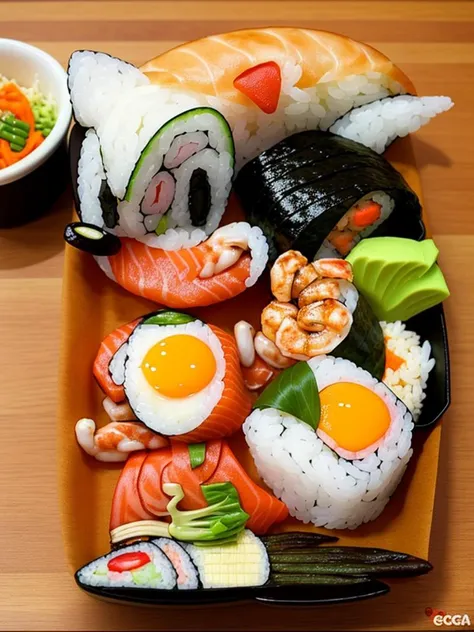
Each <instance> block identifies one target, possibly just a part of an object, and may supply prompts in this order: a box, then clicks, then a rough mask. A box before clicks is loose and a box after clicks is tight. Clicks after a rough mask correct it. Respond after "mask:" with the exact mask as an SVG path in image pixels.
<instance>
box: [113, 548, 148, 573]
mask: <svg viewBox="0 0 474 632" xmlns="http://www.w3.org/2000/svg"><path fill="white" fill-rule="evenodd" d="M149 562H151V558H150V556H149V555H148V553H144V552H143V551H132V552H130V553H122V555H117V557H113V558H112V559H111V560H109V561H108V562H107V568H108V569H109V571H114V572H115V573H123V572H124V571H133V570H135V569H136V568H140V567H141V566H145V564H148V563H149Z"/></svg>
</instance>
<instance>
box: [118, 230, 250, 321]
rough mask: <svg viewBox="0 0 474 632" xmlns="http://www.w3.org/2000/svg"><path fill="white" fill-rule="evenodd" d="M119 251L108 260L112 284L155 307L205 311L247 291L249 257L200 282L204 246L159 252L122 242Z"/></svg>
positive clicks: (154, 249) (242, 258) (139, 244)
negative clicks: (147, 300) (155, 304)
mask: <svg viewBox="0 0 474 632" xmlns="http://www.w3.org/2000/svg"><path fill="white" fill-rule="evenodd" d="M121 241H122V248H121V249H120V251H119V252H118V253H117V254H116V255H113V256H111V257H108V261H109V263H110V267H111V269H112V272H113V274H114V277H115V280H116V281H117V283H119V285H121V286H122V287H124V288H125V289H126V290H128V291H129V292H132V293H133V294H136V295H138V296H143V297H144V298H147V299H150V300H152V301H154V302H155V303H160V304H161V305H166V306H167V307H174V308H177V309H186V308H188V309H189V308H191V307H205V306H207V305H214V304H215V303H220V302H222V301H226V300H227V299H229V298H233V297H234V296H237V295H238V294H241V293H242V292H243V291H244V290H246V289H247V286H246V285H245V281H246V280H247V279H248V277H249V276H250V261H251V257H250V255H249V254H244V255H242V257H240V259H239V260H238V261H237V263H236V264H234V265H233V266H232V267H230V268H227V269H226V270H224V271H223V272H220V273H219V274H216V275H214V276H212V277H209V278H205V279H201V278H200V277H199V274H200V272H201V270H202V269H203V267H204V263H205V255H206V252H207V246H206V245H205V242H204V243H203V244H199V245H198V246H195V247H194V248H182V249H181V250H161V249H159V248H150V247H149V246H147V245H146V244H143V243H142V242H140V241H136V240H135V239H128V238H123V239H122V240H121Z"/></svg>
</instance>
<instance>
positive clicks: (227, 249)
mask: <svg viewBox="0 0 474 632" xmlns="http://www.w3.org/2000/svg"><path fill="white" fill-rule="evenodd" d="M202 247H203V248H205V254H204V261H205V263H204V265H203V268H202V270H201V272H200V273H199V276H200V277H201V279H208V278H210V277H212V276H214V275H216V274H219V273H220V272H223V271H224V270H227V268H230V267H232V266H233V265H234V264H236V263H237V261H238V260H239V259H240V257H241V256H242V255H243V254H244V252H246V251H248V250H249V240H248V236H247V235H246V234H245V232H242V233H241V234H236V231H235V226H234V224H227V225H226V226H222V227H221V228H218V229H217V230H216V231H215V232H214V233H213V234H212V235H211V237H209V239H208V240H207V241H206V242H205V243H204V244H202Z"/></svg>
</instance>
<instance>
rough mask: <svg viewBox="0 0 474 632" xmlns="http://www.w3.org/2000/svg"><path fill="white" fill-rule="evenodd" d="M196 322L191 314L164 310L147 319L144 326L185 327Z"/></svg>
mask: <svg viewBox="0 0 474 632" xmlns="http://www.w3.org/2000/svg"><path fill="white" fill-rule="evenodd" d="M194 320H196V319H195V318H194V316H190V315H189V314H183V313H182V312H173V311H171V310H168V309H163V310H161V311H160V312H156V314H153V315H152V316H148V318H145V320H144V321H143V323H142V325H185V324H186V323H192V322H193V321H194Z"/></svg>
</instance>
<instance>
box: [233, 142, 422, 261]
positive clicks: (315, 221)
mask: <svg viewBox="0 0 474 632" xmlns="http://www.w3.org/2000/svg"><path fill="white" fill-rule="evenodd" d="M235 188H236V191H237V193H238V195H239V197H240V199H241V202H242V205H243V208H244V211H245V213H246V216H247V218H248V219H249V221H250V222H251V223H252V224H256V225H258V226H260V227H261V228H262V230H263V232H264V233H265V235H266V236H267V239H268V241H269V245H270V258H271V259H273V260H274V259H276V257H277V256H278V254H279V253H281V252H284V251H286V250H288V249H290V248H293V249H295V250H300V251H301V252H302V253H303V254H304V255H306V256H307V257H308V258H311V259H312V258H319V257H321V256H324V257H334V256H339V257H344V256H346V255H347V254H348V253H349V252H350V251H351V249H352V248H353V247H354V246H355V244H356V243H357V242H358V241H360V239H362V238H364V237H368V236H369V235H372V234H390V235H394V236H409V237H411V238H413V239H421V238H422V237H423V236H424V226H423V223H422V221H421V205H420V202H419V200H418V197H417V196H416V194H415V193H414V192H413V191H412V190H411V189H410V187H409V186H408V184H407V183H406V182H405V180H404V179H403V177H402V176H401V175H400V173H399V172H398V171H396V170H395V169H394V168H393V167H392V166H391V165H390V164H389V163H388V162H387V161H386V160H385V159H384V158H382V157H381V156H379V155H378V154H377V153H375V152H374V151H372V150H371V149H368V148H367V147H365V146H364V145H361V144H360V143H357V142H355V141H353V140H348V139H345V138H341V137H340V136H336V135H335V134H331V133H329V132H317V131H316V132H315V131H306V132H300V133H299V134H294V135H293V136H290V137H288V138H286V139H285V140H283V141H281V142H280V143H278V144H277V145H275V146H274V147H272V148H271V149H269V150H267V151H264V152H263V153H261V154H260V155H259V156H258V157H257V158H255V159H254V160H253V161H251V162H250V163H248V164H247V165H246V166H245V167H244V168H243V169H242V170H241V171H240V173H239V175H238V177H237V179H236V181H235Z"/></svg>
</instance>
